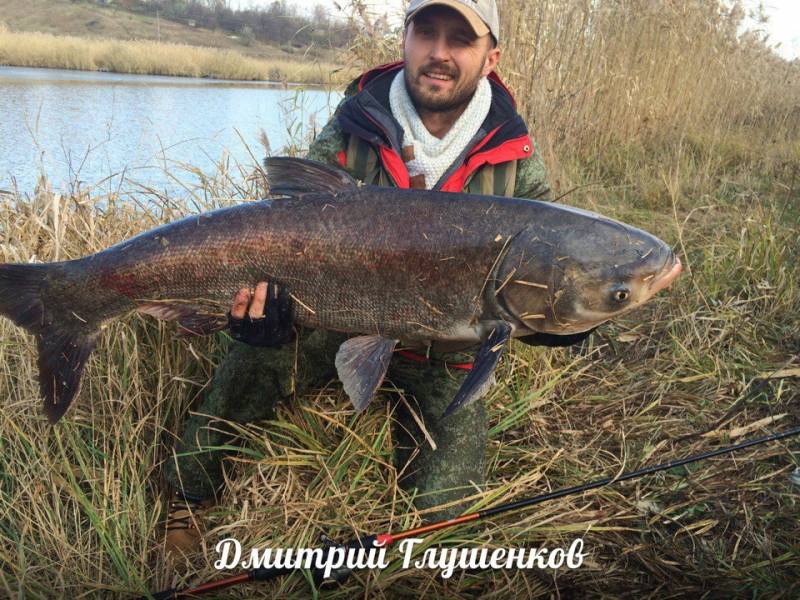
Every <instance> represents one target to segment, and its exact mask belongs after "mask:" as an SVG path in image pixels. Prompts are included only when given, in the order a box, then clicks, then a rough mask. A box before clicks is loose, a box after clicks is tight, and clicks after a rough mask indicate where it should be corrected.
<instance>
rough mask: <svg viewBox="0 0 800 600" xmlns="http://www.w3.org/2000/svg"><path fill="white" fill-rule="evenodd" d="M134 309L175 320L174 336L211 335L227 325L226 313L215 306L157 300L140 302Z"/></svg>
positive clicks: (166, 319)
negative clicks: (176, 329) (175, 329)
mask: <svg viewBox="0 0 800 600" xmlns="http://www.w3.org/2000/svg"><path fill="white" fill-rule="evenodd" d="M136 310H137V311H139V312H141V313H144V314H146V315H151V316H153V317H156V318H157V319H162V320H164V321H177V322H178V331H177V332H176V333H175V337H181V338H185V337H192V336H201V335H211V334H212V333H215V332H217V331H222V330H223V329H225V328H226V327H227V326H228V319H227V317H226V315H225V314H224V312H220V310H221V309H220V308H219V307H216V306H206V305H202V304H182V303H176V302H171V301H163V302H161V301H158V302H147V303H145V304H140V305H139V306H137V307H136Z"/></svg>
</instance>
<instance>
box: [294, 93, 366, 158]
mask: <svg viewBox="0 0 800 600" xmlns="http://www.w3.org/2000/svg"><path fill="white" fill-rule="evenodd" d="M358 82H359V79H358V78H357V79H354V80H353V81H352V82H351V83H350V84H349V85H348V86H347V88H345V90H344V96H343V97H342V99H341V101H340V102H339V105H338V106H337V107H336V110H335V111H334V113H333V115H332V116H331V118H330V119H329V120H328V122H327V123H326V124H325V127H323V128H322V131H320V132H319V133H318V134H317V137H316V138H314V141H313V142H311V145H310V146H309V148H308V154H307V155H306V158H309V159H311V160H316V161H319V162H322V163H326V164H329V165H333V166H336V167H338V166H341V165H340V164H339V152H341V151H342V150H345V149H346V148H347V137H346V135H345V134H344V132H343V131H342V129H341V127H339V121H338V119H337V118H336V113H338V112H339V107H340V106H341V105H342V103H343V102H344V101H345V100H347V99H348V98H349V97H350V96H352V95H353V94H355V93H356V92H357V91H358Z"/></svg>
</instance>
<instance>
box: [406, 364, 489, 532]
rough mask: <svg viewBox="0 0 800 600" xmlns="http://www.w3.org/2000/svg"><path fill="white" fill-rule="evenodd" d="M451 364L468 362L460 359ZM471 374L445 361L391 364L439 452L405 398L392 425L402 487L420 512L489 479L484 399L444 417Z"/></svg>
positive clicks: (447, 511) (445, 513)
mask: <svg viewBox="0 0 800 600" xmlns="http://www.w3.org/2000/svg"><path fill="white" fill-rule="evenodd" d="M452 362H464V360H463V357H457V360H455V361H452ZM466 375H467V371H464V370H460V369H448V368H446V367H445V366H444V365H443V364H442V363H440V362H439V363H432V364H416V363H412V362H410V361H405V360H402V359H395V362H393V363H392V367H391V369H390V379H391V381H392V382H393V383H394V384H395V385H396V386H397V387H398V388H400V390H401V392H402V393H403V396H404V399H405V402H407V403H408V404H409V405H410V407H411V410H413V411H414V412H416V413H417V416H418V417H419V418H420V419H421V420H422V422H423V424H424V426H425V428H426V430H427V432H428V434H429V436H430V437H431V438H432V440H433V442H434V443H435V444H436V449H435V450H434V449H433V448H432V447H431V444H430V442H429V441H428V440H427V438H426V436H425V434H424V433H423V432H422V431H421V429H420V427H419V425H418V424H417V423H416V420H415V419H414V418H413V416H412V415H411V413H410V412H409V410H408V408H406V405H405V403H404V402H403V401H402V400H400V401H399V402H398V405H397V407H396V410H395V422H394V423H393V434H394V439H395V443H396V447H395V465H396V467H397V469H398V471H399V472H400V473H401V480H400V484H401V486H402V487H403V488H404V489H406V490H407V491H409V492H410V493H414V494H415V504H416V506H417V508H418V509H420V510H425V509H429V508H431V507H434V506H437V505H440V504H445V503H450V502H455V501H457V500H460V499H462V498H464V497H466V496H469V495H471V494H474V493H476V492H477V491H479V490H480V489H481V488H482V486H483V484H484V483H485V468H486V440H487V419H486V409H485V408H484V405H483V402H481V401H480V400H478V401H476V402H473V403H472V404H470V405H468V406H465V407H462V408H461V409H460V410H458V411H457V412H455V413H453V414H452V415H450V416H448V417H447V418H446V419H443V420H442V419H441V416H442V413H443V412H444V411H445V409H446V408H447V406H448V405H449V404H450V402H451V401H452V400H453V398H454V396H455V394H456V392H457V391H458V389H459V387H460V386H461V383H462V382H463V381H464V379H465V378H466ZM464 508H465V507H464V506H463V505H459V504H455V505H453V506H451V507H448V508H444V509H441V510H437V511H434V512H431V513H428V514H426V519H427V520H438V519H445V518H452V517H454V516H456V515H458V514H461V512H463V510H464Z"/></svg>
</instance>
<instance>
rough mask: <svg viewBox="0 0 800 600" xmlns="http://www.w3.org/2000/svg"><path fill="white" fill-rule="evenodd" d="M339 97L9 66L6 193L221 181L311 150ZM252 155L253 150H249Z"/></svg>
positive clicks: (253, 85) (2, 120)
mask: <svg viewBox="0 0 800 600" xmlns="http://www.w3.org/2000/svg"><path fill="white" fill-rule="evenodd" d="M340 98H341V94H339V93H338V92H327V91H325V90H322V89H311V88H308V87H305V88H300V87H296V86H283V85H280V84H270V83H264V82H240V81H224V80H214V79H191V78H183V77H161V76H149V75H127V74H119V73H97V72H89V71H66V70H61V69H30V68H21V67H0V189H5V190H11V189H14V188H15V187H16V189H17V190H18V191H20V192H21V193H26V194H27V193H32V192H33V190H34V188H35V186H36V182H37V181H38V179H39V176H40V175H41V174H44V175H46V176H47V178H48V180H49V181H50V183H51V185H52V186H53V188H54V189H56V190H57V191H64V192H68V191H70V190H72V189H74V188H75V187H76V186H78V185H79V186H80V187H81V188H82V189H87V188H91V189H96V190H98V191H104V192H108V191H113V190H115V189H119V188H120V187H125V188H127V187H129V185H134V186H136V185H141V186H147V187H150V188H153V189H156V190H161V191H165V192H167V193H169V194H175V193H180V190H181V189H182V185H181V184H182V183H188V184H192V183H197V182H198V181H199V179H200V177H199V175H198V174H197V172H196V171H194V169H198V170H199V171H201V172H204V173H213V172H214V171H215V170H216V164H217V163H218V162H219V161H220V160H222V159H225V160H227V161H228V163H229V165H236V164H240V165H243V166H244V167H245V168H249V167H250V166H251V165H253V163H254V160H253V158H252V157H251V153H252V155H253V156H255V157H256V159H258V160H260V159H261V158H262V157H263V156H264V155H265V154H266V151H265V147H264V144H263V143H262V140H263V139H264V136H263V135H262V132H263V133H264V134H265V135H266V139H267V140H268V143H269V147H270V149H271V153H272V154H273V155H278V154H281V153H282V150H284V149H285V148H286V147H287V146H288V145H296V144H300V145H303V144H304V140H305V143H306V144H307V139H308V136H309V135H310V133H311V132H312V131H313V130H315V129H316V130H318V129H320V128H321V127H322V125H324V123H325V122H326V121H327V119H328V117H329V115H330V114H331V113H332V112H333V109H334V108H335V107H336V104H337V102H338V101H339V99H340ZM248 148H249V151H248Z"/></svg>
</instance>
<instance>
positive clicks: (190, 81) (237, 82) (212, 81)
mask: <svg viewBox="0 0 800 600" xmlns="http://www.w3.org/2000/svg"><path fill="white" fill-rule="evenodd" d="M7 69H19V70H28V69H35V70H36V71H43V72H50V73H52V74H61V75H65V76H64V77H58V79H61V80H63V81H81V82H87V83H90V82H92V81H93V80H96V81H98V82H101V81H102V82H105V83H107V82H108V81H109V80H107V79H100V78H94V77H91V75H97V76H103V75H109V76H118V77H119V81H124V82H126V83H136V80H137V79H138V78H142V79H143V81H142V85H146V84H149V83H152V82H153V81H154V80H156V81H159V82H161V81H160V80H161V79H163V80H164V81H163V83H172V84H174V85H186V86H192V85H213V86H219V87H226V86H264V87H269V88H283V87H302V88H319V89H325V88H328V87H330V86H332V85H335V86H338V85H341V84H338V83H337V84H331V83H316V82H303V81H281V80H276V79H224V78H219V77H209V76H199V77H198V76H195V75H161V74H150V73H128V72H124V71H109V70H106V69H75V68H73V69H70V68H65V67H44V66H28V65H13V64H6V63H0V81H2V79H3V74H4V72H6V70H7ZM69 75H75V76H74V77H70V76H69ZM81 75H88V76H89V77H82V76H81ZM145 78H146V79H147V81H144V79H145ZM111 81H113V79H111Z"/></svg>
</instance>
